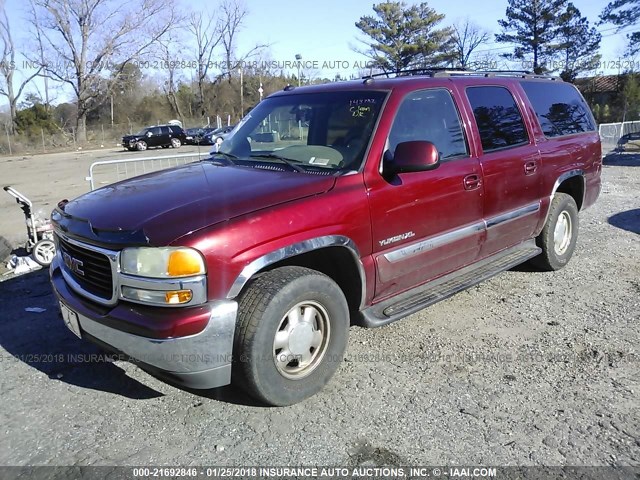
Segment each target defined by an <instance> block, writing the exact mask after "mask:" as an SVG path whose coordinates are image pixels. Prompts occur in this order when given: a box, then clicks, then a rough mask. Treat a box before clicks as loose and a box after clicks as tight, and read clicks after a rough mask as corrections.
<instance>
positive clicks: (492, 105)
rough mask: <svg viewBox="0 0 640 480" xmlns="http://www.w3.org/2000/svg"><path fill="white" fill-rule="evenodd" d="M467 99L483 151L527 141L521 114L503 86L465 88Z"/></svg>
mask: <svg viewBox="0 0 640 480" xmlns="http://www.w3.org/2000/svg"><path fill="white" fill-rule="evenodd" d="M467 98H469V103H470V104H471V108H472V110H473V115H474V117H475V118H476V123H477V124H478V131H479V133H480V140H481V141H482V149H483V150H484V151H485V152H490V151H492V150H500V149H503V148H510V147H515V146H518V145H523V144H526V143H528V141H529V136H528V135H527V130H526V128H525V126H524V121H523V120H522V114H521V113H520V110H519V109H518V106H517V105H516V102H515V100H514V99H513V96H512V95H511V92H509V90H507V89H506V88H504V87H469V88H467Z"/></svg>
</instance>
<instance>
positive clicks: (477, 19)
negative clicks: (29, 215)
mask: <svg viewBox="0 0 640 480" xmlns="http://www.w3.org/2000/svg"><path fill="white" fill-rule="evenodd" d="M181 1H182V2H183V3H182V5H188V6H189V8H192V9H193V10H196V11H198V10H201V9H202V8H204V7H203V5H204V3H202V2H197V1H192V2H186V1H184V0H181ZM24 3H26V2H24ZM24 3H23V2H22V1H21V0H6V7H7V12H8V15H9V20H10V22H11V24H12V29H13V31H14V36H17V37H19V36H20V33H21V32H22V33H23V34H24V32H26V30H27V28H26V24H25V22H24V21H23V20H21V17H23V13H22V12H23V11H24ZM374 3H375V2H373V1H372V0H322V1H313V2H312V1H309V0H300V1H299V2H295V1H292V0H288V1H284V0H269V1H268V2H266V1H264V0H244V4H245V5H246V7H247V9H248V11H249V14H248V16H247V17H246V21H245V26H244V28H243V29H242V31H241V32H240V33H239V38H238V40H239V41H238V48H237V51H238V53H240V54H242V53H243V52H247V51H249V50H251V48H252V47H253V46H254V45H256V44H269V48H268V52H269V53H268V56H267V57H264V58H266V59H268V60H269V61H270V62H272V65H275V66H276V67H277V68H278V69H281V68H283V69H284V71H285V73H290V74H296V67H295V64H294V62H295V56H296V54H299V55H301V56H302V62H303V73H304V74H305V75H306V76H307V77H311V78H313V77H328V78H334V77H335V76H336V74H340V75H341V76H342V77H343V78H345V77H348V76H349V75H350V74H357V73H358V67H363V66H365V64H366V60H367V59H366V57H364V56H363V55H361V54H358V53H357V52H355V51H354V49H356V48H362V46H363V44H362V43H361V42H359V39H364V37H363V35H362V34H361V33H360V31H359V30H358V29H357V28H356V27H355V22H357V21H358V19H359V18H360V17H361V16H363V15H371V14H373V9H372V6H373V4H374ZM406 3H409V4H411V3H418V2H412V1H406ZM573 3H574V5H575V6H576V7H577V8H578V9H579V10H580V12H581V13H582V15H583V16H587V18H588V19H589V21H590V22H591V24H592V25H594V24H595V23H596V22H597V20H598V15H599V14H600V12H601V11H602V9H603V8H604V6H605V5H606V3H607V2H606V1H594V0H573ZM215 4H216V2H207V4H206V5H207V6H208V8H211V7H212V6H214V8H215ZM428 4H429V6H430V7H431V8H433V9H435V10H436V11H437V12H438V13H443V14H445V16H446V17H445V19H444V21H443V22H442V26H448V25H451V24H452V23H454V22H456V21H461V20H464V19H465V18H469V19H470V20H471V21H472V22H474V23H476V24H478V25H480V26H482V27H483V28H485V29H487V30H489V31H490V32H491V33H492V35H491V42H490V43H489V44H488V45H486V46H484V45H483V46H482V47H480V48H479V49H478V52H480V51H482V53H493V54H498V55H499V54H500V53H505V52H509V51H511V47H509V46H506V45H505V44H499V43H495V41H494V40H493V39H494V36H493V34H495V33H497V32H499V30H500V28H499V26H498V23H497V20H498V19H500V18H504V14H505V11H506V8H507V0H483V1H477V0H476V1H460V0H430V1H429V2H428ZM597 29H598V30H599V31H600V32H601V33H602V35H603V39H602V43H601V49H600V53H601V54H602V64H601V66H602V68H601V71H602V73H605V74H612V73H617V68H616V66H617V65H616V61H617V60H618V59H621V60H623V62H624V61H626V62H629V61H630V60H631V59H625V58H624V48H625V46H626V36H625V32H624V31H623V32H621V33H616V31H615V27H613V26H611V25H601V26H597ZM627 30H628V29H627ZM184 56H185V60H192V58H191V57H192V55H189V52H188V51H185V53H184ZM514 68H515V67H514ZM636 69H637V68H636ZM151 73H153V72H151ZM31 90H33V88H31ZM62 96H63V97H64V94H63V95H62ZM0 102H1V100H0ZM5 103H6V102H5Z"/></svg>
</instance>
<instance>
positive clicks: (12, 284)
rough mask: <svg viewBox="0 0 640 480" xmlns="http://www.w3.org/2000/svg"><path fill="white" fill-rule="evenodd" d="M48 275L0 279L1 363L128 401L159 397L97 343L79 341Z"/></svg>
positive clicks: (28, 275)
mask: <svg viewBox="0 0 640 480" xmlns="http://www.w3.org/2000/svg"><path fill="white" fill-rule="evenodd" d="M48 273H49V272H48V270H47V269H42V270H37V271H34V272H30V273H27V274H24V275H21V276H18V277H14V278H11V279H8V280H5V281H3V282H1V283H0V304H1V305H2V309H3V315H2V316H0V347H2V348H3V349H4V350H5V351H6V353H5V352H2V351H0V359H1V360H2V361H3V363H4V362H7V364H10V363H11V362H23V363H26V364H27V365H29V366H30V367H32V368H35V369H37V370H39V371H40V372H42V373H44V374H45V375H47V376H48V377H49V378H50V379H51V380H53V381H61V382H65V383H68V384H71V385H76V386H78V387H82V388H88V389H92V390H100V391H104V392H109V393H114V394H117V395H122V396H124V397H128V398H131V399H136V400H141V399H149V398H155V397H159V396H162V394H161V393H159V392H157V391H155V390H153V389H151V388H149V387H147V386H145V385H143V384H142V383H140V382H138V381H137V380H134V379H132V378H131V377H129V376H127V374H126V372H125V371H124V370H123V369H121V368H120V367H118V366H117V365H115V364H114V363H113V362H112V361H111V358H110V357H109V356H108V355H105V354H104V353H103V352H102V351H101V350H100V349H99V348H98V347H96V346H94V345H93V344H91V343H89V342H85V341H81V340H80V339H78V338H77V337H75V336H74V335H73V334H72V333H71V332H70V331H69V330H68V329H67V328H66V327H65V326H64V324H63V322H62V318H61V316H60V313H59V309H58V304H57V300H56V298H55V295H54V294H53V292H52V290H51V284H50V283H49V275H48ZM29 310H31V311H29ZM5 365H6V364H5Z"/></svg>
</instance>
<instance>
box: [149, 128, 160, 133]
mask: <svg viewBox="0 0 640 480" xmlns="http://www.w3.org/2000/svg"><path fill="white" fill-rule="evenodd" d="M149 131H150V132H151V134H152V135H160V133H161V130H160V127H153V128H150V129H149Z"/></svg>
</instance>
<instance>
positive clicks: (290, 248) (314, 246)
mask: <svg viewBox="0 0 640 480" xmlns="http://www.w3.org/2000/svg"><path fill="white" fill-rule="evenodd" d="M327 247H341V248H346V249H347V250H348V251H349V252H350V253H351V256H352V257H353V259H354V261H355V263H356V266H357V268H358V274H359V277H360V282H361V294H360V302H359V303H360V309H362V307H363V304H364V299H365V297H366V292H367V278H366V273H365V270H364V265H363V264H362V260H361V259H360V252H359V251H358V247H357V246H356V244H355V242H354V241H353V240H351V239H350V238H349V237H345V236H343V235H326V236H322V237H315V238H310V239H308V240H303V241H301V242H297V243H293V244H291V245H287V246H285V247H282V248H279V249H277V250H274V251H273V252H269V253H267V254H265V255H262V256H261V257H258V258H256V259H255V260H253V261H252V262H250V263H249V264H248V265H246V266H245V267H244V268H243V269H242V272H240V274H239V275H238V277H237V278H236V279H235V280H234V282H233V284H232V285H231V288H230V289H229V292H228V293H227V297H226V298H227V299H229V300H231V299H234V298H236V297H237V296H238V295H239V294H240V292H241V291H242V289H243V288H244V286H245V285H246V284H247V282H248V281H249V280H250V279H251V277H253V276H254V275H255V274H256V273H258V272H259V271H260V270H262V269H264V268H265V267H267V266H269V265H272V264H274V263H277V262H279V261H281V260H285V259H287V258H291V257H295V256H297V255H301V254H304V253H307V252H311V251H314V250H319V249H322V248H327Z"/></svg>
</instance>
